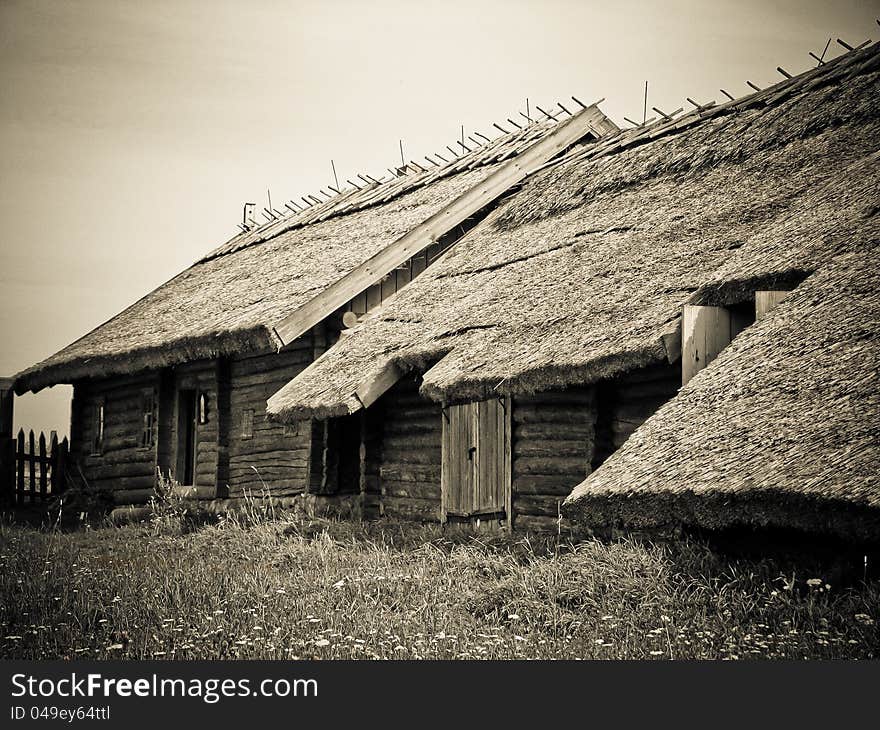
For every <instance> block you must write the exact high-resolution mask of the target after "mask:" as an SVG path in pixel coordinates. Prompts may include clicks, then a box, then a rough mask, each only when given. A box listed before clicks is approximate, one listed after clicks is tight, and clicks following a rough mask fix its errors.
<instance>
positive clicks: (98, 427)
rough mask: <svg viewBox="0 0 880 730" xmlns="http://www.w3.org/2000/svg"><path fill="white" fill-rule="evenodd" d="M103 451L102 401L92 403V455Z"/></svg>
mask: <svg viewBox="0 0 880 730" xmlns="http://www.w3.org/2000/svg"><path fill="white" fill-rule="evenodd" d="M102 453H104V401H103V400H100V401H98V402H97V403H95V405H94V410H93V411H92V456H100V455H101V454H102Z"/></svg>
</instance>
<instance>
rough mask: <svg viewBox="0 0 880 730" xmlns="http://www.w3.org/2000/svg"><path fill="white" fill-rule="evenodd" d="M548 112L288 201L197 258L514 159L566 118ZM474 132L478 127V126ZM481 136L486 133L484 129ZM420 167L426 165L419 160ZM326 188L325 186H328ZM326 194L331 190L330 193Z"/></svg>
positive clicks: (224, 252)
mask: <svg viewBox="0 0 880 730" xmlns="http://www.w3.org/2000/svg"><path fill="white" fill-rule="evenodd" d="M572 98H574V97H572ZM576 101H577V100H576ZM577 103H578V104H579V105H580V106H581V107H583V108H587V107H588V106H590V105H584V104H583V103H582V102H580V101H578V102H577ZM597 103H598V102H597ZM559 106H560V107H561V106H562V105H561V104H560V105H559ZM562 109H563V110H564V112H563V111H560V112H559V116H560V117H561V116H562V115H563V113H565V114H567V115H568V116H567V117H566V118H568V117H571V116H572V112H570V111H568V109H565V108H564V107H562ZM543 114H545V115H546V116H547V118H545V119H541V120H537V121H536V120H533V119H529V121H528V122H527V123H526V124H525V125H523V126H518V125H517V126H518V128H517V129H516V130H513V131H510V132H504V133H502V134H500V135H499V136H498V137H496V138H494V139H491V140H488V141H487V142H486V143H483V144H480V143H477V144H478V146H476V147H472V148H468V147H466V146H464V145H463V144H462V143H461V142H459V144H462V146H464V147H465V149H466V150H467V152H465V153H464V154H460V155H458V156H457V157H455V158H451V159H449V160H446V159H445V158H443V157H441V156H440V155H438V154H434V155H433V156H434V157H439V158H440V159H441V160H443V163H442V164H439V163H434V164H435V167H433V168H427V167H422V169H421V170H415V171H414V173H413V174H406V173H405V172H403V173H402V174H400V175H398V176H396V177H393V178H390V179H388V180H385V179H384V175H383V176H382V177H380V178H379V179H378V180H376V179H375V178H370V176H369V175H368V176H367V178H368V179H369V180H373V182H366V183H365V184H364V185H363V186H361V187H357V186H356V185H355V184H354V183H351V181H350V180H349V181H347V182H349V183H350V184H351V185H352V186H353V187H352V188H343V189H342V190H340V191H339V192H338V193H337V194H336V195H334V196H331V197H329V198H327V200H324V201H321V202H319V203H314V204H310V205H309V206H308V207H305V208H302V209H301V210H298V211H296V212H293V210H292V208H290V207H289V206H287V205H286V204H285V206H286V207H288V210H290V211H291V212H290V213H288V214H286V215H283V216H281V217H277V218H274V219H272V220H267V221H266V222H265V223H261V224H258V225H256V226H255V227H253V228H249V229H248V230H247V231H242V232H240V233H237V234H236V235H234V236H233V237H232V238H230V239H229V240H228V241H226V242H225V243H223V244H222V245H220V246H218V247H217V248H215V249H213V250H212V251H210V252H209V253H208V254H206V255H205V256H202V257H201V258H199V259H198V260H197V261H196V262H195V264H200V263H204V262H206V261H210V260H212V259H215V258H219V257H221V256H225V255H227V254H231V253H235V252H236V251H240V250H241V249H243V248H247V247H249V246H255V245H258V244H261V243H265V242H266V241H269V240H271V239H273V238H275V237H276V236H279V235H281V234H283V233H287V232H288V231H291V230H295V229H298V228H303V227H305V226H308V225H311V224H313V223H321V222H323V221H325V220H328V219H329V218H335V217H337V216H341V215H346V214H348V213H353V212H357V211H360V210H365V209H367V208H370V207H373V206H375V205H383V204H385V203H388V202H390V201H391V200H394V199H396V198H399V197H401V196H403V195H406V194H407V193H409V192H412V191H414V190H417V189H419V188H421V187H423V186H425V185H430V184H432V183H434V182H436V181H437V180H441V179H443V178H445V177H448V176H450V175H455V174H459V173H462V172H468V171H470V170H474V169H477V168H479V167H488V166H489V165H492V164H497V163H500V162H503V161H504V160H507V159H510V158H511V157H515V156H517V155H519V154H520V153H521V152H523V151H524V150H525V149H527V148H528V147H530V146H531V145H532V144H534V143H535V142H537V141H538V140H539V139H541V138H543V137H544V136H546V135H547V134H549V133H550V132H551V131H552V130H553V129H555V128H556V127H557V126H558V125H559V124H561V123H562V122H563V121H564V119H559V118H557V117H551V116H550V115H549V114H548V113H547V112H543ZM523 116H525V115H523ZM507 121H509V122H510V123H511V124H514V125H515V124H516V123H515V122H513V121H512V120H507ZM494 126H496V127H497V128H498V129H502V130H503V127H501V126H499V125H494ZM475 134H477V133H476V132H475ZM480 136H481V137H482V136H484V135H480ZM468 139H471V141H473V139H472V137H471V136H469V137H468ZM453 153H454V154H458V153H455V151H454V150H453ZM415 167H416V164H415V163H413V162H412V161H410V162H408V163H406V165H404V166H403V167H402V168H399V169H402V170H405V169H414V168H415ZM419 167H421V166H420V165H419ZM389 169H390V168H389ZM362 179H364V178H362ZM321 192H323V190H322V191H321ZM324 194H325V195H327V193H324ZM264 217H265V214H264Z"/></svg>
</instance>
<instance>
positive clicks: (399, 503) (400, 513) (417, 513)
mask: <svg viewBox="0 0 880 730" xmlns="http://www.w3.org/2000/svg"><path fill="white" fill-rule="evenodd" d="M381 504H382V513H383V514H384V515H385V516H387V517H398V518H401V519H407V520H419V521H422V522H439V521H440V504H439V503H438V502H437V500H436V499H414V498H413V497H388V496H386V497H382V502H381Z"/></svg>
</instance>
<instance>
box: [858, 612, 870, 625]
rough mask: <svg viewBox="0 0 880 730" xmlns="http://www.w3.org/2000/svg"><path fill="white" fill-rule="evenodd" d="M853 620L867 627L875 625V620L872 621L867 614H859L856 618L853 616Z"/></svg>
mask: <svg viewBox="0 0 880 730" xmlns="http://www.w3.org/2000/svg"><path fill="white" fill-rule="evenodd" d="M853 618H854V619H855V620H856V621H858V622H859V623H860V624H863V625H865V626H873V625H874V619H872V618H871V617H870V616H869V615H868V614H866V613H857V614H856V615H855V616H853Z"/></svg>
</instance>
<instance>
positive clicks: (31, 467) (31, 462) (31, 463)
mask: <svg viewBox="0 0 880 730" xmlns="http://www.w3.org/2000/svg"><path fill="white" fill-rule="evenodd" d="M27 452H28V455H29V456H28V483H29V485H30V486H29V489H28V494H29V495H30V501H31V503H33V502H34V497H35V494H34V493H35V492H36V491H37V490H36V485H37V479H36V469H37V462H36V459H35V458H34V456H35V455H36V449H35V447H34V431H33V429H31V431H30V433H29V434H28V451H27Z"/></svg>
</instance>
